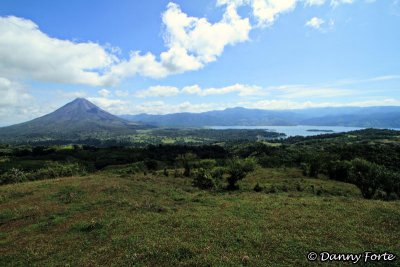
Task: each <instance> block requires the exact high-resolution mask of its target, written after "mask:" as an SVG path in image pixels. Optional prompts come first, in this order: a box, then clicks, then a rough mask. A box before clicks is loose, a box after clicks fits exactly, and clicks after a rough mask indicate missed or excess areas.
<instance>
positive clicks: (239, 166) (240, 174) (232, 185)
mask: <svg viewBox="0 0 400 267" xmlns="http://www.w3.org/2000/svg"><path fill="white" fill-rule="evenodd" d="M253 170H254V166H253V165H252V161H250V160H249V161H244V160H240V159H238V158H234V159H232V160H230V161H229V162H228V167H227V173H228V175H229V176H228V178H227V181H228V189H230V190H234V189H238V185H237V182H239V181H240V180H243V179H244V178H245V177H246V175H247V174H248V173H249V172H251V171H253Z"/></svg>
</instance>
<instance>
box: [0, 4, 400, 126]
mask: <svg viewBox="0 0 400 267" xmlns="http://www.w3.org/2000/svg"><path fill="white" fill-rule="evenodd" d="M399 29H400V1H399V0H376V1H373V0H202V1H173V2H170V1H163V0H155V1H131V0H119V1H118V2H117V3H116V2H115V1H106V0H101V1H77V0H72V1H71V0H69V1H64V0H59V1H50V0H48V1H47V0H40V1H28V0H24V1H23V0H2V1H1V2H0V94H1V95H2V96H3V97H1V99H0V125H8V124H13V123H17V122H22V121H26V120H29V119H32V118H34V117H37V116H40V115H43V114H46V113H48V112H50V111H52V110H54V109H55V108H58V107H60V106H61V105H63V104H65V103H67V102H68V101H70V100H73V99H74V98H76V97H86V98H88V99H89V100H91V101H93V102H94V103H96V104H98V105H99V106H101V107H102V108H104V109H106V110H108V111H110V112H112V113H115V114H136V113H142V112H147V113H153V114H164V113H171V112H182V111H191V112H201V111H206V110H213V109H224V108H227V107H235V106H244V107H249V108H263V109H292V108H307V107H321V106H374V105H400V49H399V47H400V30H399Z"/></svg>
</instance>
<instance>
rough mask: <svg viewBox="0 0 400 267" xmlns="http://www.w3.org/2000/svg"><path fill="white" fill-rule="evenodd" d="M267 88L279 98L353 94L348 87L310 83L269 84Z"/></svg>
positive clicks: (329, 96) (326, 96) (328, 96)
mask: <svg viewBox="0 0 400 267" xmlns="http://www.w3.org/2000/svg"><path fill="white" fill-rule="evenodd" d="M267 90H268V91H270V92H274V93H275V94H276V95H277V96H278V97H280V98H331V97H339V96H349V95H352V94H354V91H352V90H348V89H343V88H335V87H327V86H310V85H281V86H271V87H268V88H267Z"/></svg>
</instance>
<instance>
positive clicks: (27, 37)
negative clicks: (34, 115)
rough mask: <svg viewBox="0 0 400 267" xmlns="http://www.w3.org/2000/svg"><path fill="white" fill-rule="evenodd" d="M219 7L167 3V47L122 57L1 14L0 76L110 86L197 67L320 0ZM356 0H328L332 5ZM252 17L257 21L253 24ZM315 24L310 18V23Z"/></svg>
mask: <svg viewBox="0 0 400 267" xmlns="http://www.w3.org/2000/svg"><path fill="white" fill-rule="evenodd" d="M216 1H217V6H220V7H223V8H224V10H223V16H222V18H221V19H220V20H219V21H217V22H214V23H212V22H210V21H209V20H207V18H204V17H192V16H190V15H188V14H186V13H185V12H183V11H182V9H181V8H180V6H179V5H177V4H175V3H169V4H168V5H167V8H166V10H165V12H164V13H163V14H162V23H163V29H164V35H163V37H164V44H165V48H166V49H165V51H163V52H161V53H160V54H159V55H155V54H153V53H151V52H144V53H143V52H141V51H131V52H130V54H129V57H128V58H127V59H124V58H121V51H120V49H119V48H118V47H112V46H111V45H109V44H105V45H100V44H97V43H94V42H73V41H69V40H62V39H59V38H55V37H51V36H49V35H47V34H46V33H44V32H42V31H41V30H40V29H39V26H38V25H37V24H36V23H34V22H33V21H31V20H27V19H24V18H18V17H14V16H8V17H0V76H1V77H5V78H7V79H10V80H16V79H18V80H36V81H41V82H52V83H68V84H84V85H90V86H112V85H116V84H118V83H119V82H120V81H121V80H122V79H124V78H126V77H130V76H135V75H140V76H144V77H151V78H163V77H166V76H169V75H172V74H179V73H183V72H187V71H194V70H199V69H201V68H203V67H204V66H206V65H207V64H209V63H211V62H214V61H216V60H217V59H218V58H219V57H220V56H221V55H222V53H223V51H224V49H225V48H226V47H227V46H230V45H235V44H238V43H241V42H246V41H248V40H249V33H250V31H251V30H252V29H254V28H255V27H257V26H266V25H272V24H273V23H274V22H275V20H276V19H277V18H278V16H279V15H280V14H282V13H285V12H289V11H292V10H293V9H294V8H295V7H296V5H297V4H298V3H299V2H302V3H304V5H321V4H323V3H325V1H323V0H216ZM353 2H354V0H331V1H330V3H331V5H333V6H337V5H339V4H343V3H347V4H350V3H353ZM244 5H247V6H250V8H251V10H252V12H251V13H252V16H248V17H241V16H240V15H239V14H238V11H237V9H238V8H239V7H241V6H244ZM251 21H255V24H253V23H252V22H251ZM311 25H313V26H315V27H319V26H320V25H321V21H319V20H314V21H311V22H310V26H311Z"/></svg>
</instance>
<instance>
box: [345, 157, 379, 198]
mask: <svg viewBox="0 0 400 267" xmlns="http://www.w3.org/2000/svg"><path fill="white" fill-rule="evenodd" d="M384 172H385V170H384V168H383V167H382V166H379V165H377V164H375V163H371V162H369V161H367V160H364V159H359V158H357V159H354V160H352V161H351V168H350V175H349V180H350V182H351V183H353V184H355V185H356V186H357V187H358V188H359V189H360V190H361V194H362V195H363V197H364V198H366V199H371V198H372V197H373V196H374V195H375V193H376V190H377V189H378V188H379V187H380V186H381V184H382V179H383V177H384Z"/></svg>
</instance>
